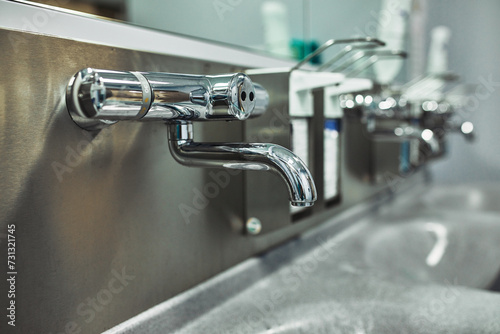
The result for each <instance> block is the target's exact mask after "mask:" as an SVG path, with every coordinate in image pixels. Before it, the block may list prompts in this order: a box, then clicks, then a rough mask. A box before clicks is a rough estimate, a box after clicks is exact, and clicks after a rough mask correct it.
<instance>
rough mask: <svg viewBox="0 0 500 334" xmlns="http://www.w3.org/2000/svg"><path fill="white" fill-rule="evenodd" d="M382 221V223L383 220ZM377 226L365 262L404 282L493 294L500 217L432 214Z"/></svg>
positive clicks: (498, 266) (499, 258)
mask: <svg viewBox="0 0 500 334" xmlns="http://www.w3.org/2000/svg"><path fill="white" fill-rule="evenodd" d="M380 220H381V221H383V218H380ZM379 223H380V225H381V226H379V227H377V228H376V229H375V230H374V232H373V234H371V235H369V236H368V237H367V239H366V243H365V252H366V253H365V259H366V262H367V263H368V264H369V265H371V266H373V267H374V268H377V269H378V270H383V271H387V272H390V273H392V274H393V275H394V276H395V277H398V278H401V279H408V280H413V281H416V282H419V283H425V282H428V283H437V284H444V283H446V282H448V283H450V284H451V283H453V284H458V285H462V286H467V287H471V288H479V289H490V288H491V287H492V286H493V284H494V282H495V281H496V279H497V277H498V274H499V271H500V215H498V214H491V213H480V212H452V211H443V212H435V211H434V212H433V213H425V212H424V213H422V214H420V215H418V216H413V217H412V216H409V217H407V218H406V219H404V220H400V221H399V220H396V221H391V222H387V221H385V223H384V224H383V225H382V223H381V222H379Z"/></svg>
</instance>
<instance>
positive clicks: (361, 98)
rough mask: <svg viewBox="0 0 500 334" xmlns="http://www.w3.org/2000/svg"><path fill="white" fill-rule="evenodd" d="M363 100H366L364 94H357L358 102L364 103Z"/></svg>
mask: <svg viewBox="0 0 500 334" xmlns="http://www.w3.org/2000/svg"><path fill="white" fill-rule="evenodd" d="M363 100H364V98H363V95H361V94H360V95H356V103H357V104H361V103H363Z"/></svg>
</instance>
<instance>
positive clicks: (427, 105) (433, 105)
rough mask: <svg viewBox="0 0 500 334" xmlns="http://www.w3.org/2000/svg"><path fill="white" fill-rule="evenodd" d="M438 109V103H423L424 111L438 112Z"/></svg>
mask: <svg viewBox="0 0 500 334" xmlns="http://www.w3.org/2000/svg"><path fill="white" fill-rule="evenodd" d="M437 108H438V103H437V102H436V101H425V102H424V103H422V109H424V111H436V110H437Z"/></svg>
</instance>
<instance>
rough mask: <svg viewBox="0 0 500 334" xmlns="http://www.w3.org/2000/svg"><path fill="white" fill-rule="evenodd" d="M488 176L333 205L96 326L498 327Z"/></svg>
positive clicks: (195, 329)
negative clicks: (230, 262) (319, 221)
mask: <svg viewBox="0 0 500 334" xmlns="http://www.w3.org/2000/svg"><path fill="white" fill-rule="evenodd" d="M493 188H494V187H491V189H490V188H482V187H479V186H478V187H475V188H470V187H469V186H466V187H459V186H457V187H448V188H443V187H436V186H433V187H430V188H426V189H424V190H423V191H417V190H416V189H415V190H414V191H410V192H407V193H404V194H402V195H401V197H400V198H398V199H397V200H394V201H392V202H391V203H387V204H386V205H384V206H383V207H379V208H378V209H377V210H372V211H368V214H366V215H365V216H364V218H362V219H360V218H359V215H353V216H351V218H342V219H344V221H342V220H341V219H340V218H337V217H334V218H332V220H331V221H330V222H329V223H326V224H325V225H324V226H322V227H320V228H318V229H316V230H315V231H312V232H311V233H309V234H307V235H305V236H302V237H301V238H298V239H297V240H294V241H291V242H289V243H288V244H286V245H283V246H282V247H280V248H278V249H275V250H273V251H271V252H269V253H268V254H266V255H264V256H262V257H259V258H255V259H252V260H250V261H247V262H246V263H243V264H241V265H239V266H237V267H235V268H233V269H231V270H230V271H228V272H226V273H223V274H221V275H219V276H218V277H216V278H214V279H213V280H210V281H209V282H206V283H204V284H202V285H201V286H199V287H197V288H195V289H193V290H191V291H188V292H186V293H184V294H182V295H180V296H177V297H175V298H173V299H171V300H168V301H166V302H165V303H163V304H160V305H158V306H156V307H154V308H153V309H151V310H149V311H147V312H145V313H143V314H141V315H139V316H137V317H136V318H133V319H131V320H130V321H128V322H127V323H124V324H123V325H120V326H118V327H117V328H115V329H112V330H110V331H108V332H106V334H125V333H127V334H128V333H134V334H135V333H252V334H254V333H274V334H277V333H359V334H378V333H384V334H392V333H394V334H424V333H433V334H434V333H439V334H445V333H454V334H456V333H461V334H470V333H474V334H481V333H484V334H498V333H500V317H499V316H498V312H499V310H500V293H496V292H493V291H487V289H488V288H490V287H491V286H492V285H493V286H495V283H494V281H495V278H496V276H497V274H498V271H499V268H500V212H499V210H498V209H497V204H496V203H497V202H498V203H500V196H497V195H495V194H496V193H497V192H496V190H494V189H493ZM469 190H470V191H469ZM464 191H465V193H462V192H464ZM498 194H499V195H500V186H499V187H498ZM349 219H352V222H353V223H352V224H350V223H349V224H350V225H349V224H347V225H349V226H350V227H349V228H347V229H343V230H341V232H340V233H339V228H338V225H339V224H340V222H343V223H345V220H347V221H349ZM354 222H355V223H354Z"/></svg>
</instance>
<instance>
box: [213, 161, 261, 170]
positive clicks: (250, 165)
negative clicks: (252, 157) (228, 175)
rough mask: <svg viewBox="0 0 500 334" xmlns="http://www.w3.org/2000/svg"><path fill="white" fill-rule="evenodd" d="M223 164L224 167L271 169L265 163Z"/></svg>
mask: <svg viewBox="0 0 500 334" xmlns="http://www.w3.org/2000/svg"><path fill="white" fill-rule="evenodd" d="M222 166H223V167H224V168H230V169H240V170H269V169H270V168H269V167H268V166H267V165H264V164H259V163H246V162H236V163H227V164H223V165H222Z"/></svg>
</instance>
